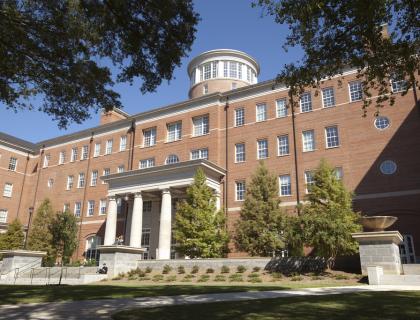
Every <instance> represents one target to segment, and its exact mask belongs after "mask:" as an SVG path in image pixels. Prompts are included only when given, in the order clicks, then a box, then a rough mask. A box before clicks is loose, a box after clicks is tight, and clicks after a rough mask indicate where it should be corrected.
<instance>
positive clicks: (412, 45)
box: [255, 0, 420, 114]
mask: <svg viewBox="0 0 420 320" xmlns="http://www.w3.org/2000/svg"><path fill="white" fill-rule="evenodd" d="M255 3H257V4H259V5H261V6H263V7H264V8H266V9H267V12H268V14H270V15H273V16H274V17H275V19H276V22H278V23H281V24H283V23H285V24H287V25H288V26H289V30H290V31H291V33H290V34H289V36H288V37H287V41H286V43H285V44H284V47H285V48H287V47H295V46H297V47H301V48H302V49H303V50H304V52H305V55H304V57H303V59H302V60H301V61H296V62H295V63H294V64H288V65H286V66H285V68H284V69H283V71H282V72H281V73H280V74H279V75H278V81H279V82H282V83H284V84H285V85H286V86H288V87H290V88H291V95H292V96H296V95H298V94H300V93H301V92H302V91H303V90H304V87H305V86H312V87H319V86H320V85H321V84H322V82H323V79H326V78H329V77H332V76H335V75H337V74H342V73H343V72H345V71H346V70H348V69H349V68H354V69H357V77H358V78H359V79H361V80H362V84H363V91H364V99H363V108H364V110H365V111H366V108H367V107H368V106H369V105H370V104H371V103H372V102H373V101H375V100H376V101H375V105H376V107H381V106H384V105H385V104H384V102H386V101H389V103H390V104H391V105H392V104H393V103H394V100H395V95H391V89H390V81H389V80H390V78H392V77H393V76H394V77H396V78H397V79H406V80H407V81H408V86H407V88H406V90H405V92H404V93H403V94H405V93H406V92H407V89H408V88H413V89H414V90H413V91H414V92H413V93H415V91H416V88H417V87H418V85H419V83H418V77H417V79H416V74H418V72H419V69H420V68H419V67H420V57H419V55H418V48H419V42H420V32H419V30H420V28H419V13H418V12H419V9H418V8H419V5H418V2H417V3H416V4H414V3H415V2H412V1H394V0H392V1H388V0H375V1H336V0H326V1H325V0H322V1H321V0H303V1H294V0H282V1H280V0H256V1H255ZM384 24H387V25H388V26H389V28H390V29H389V32H388V36H384V34H383V25H384ZM373 97H376V98H373ZM414 98H415V100H414V103H417V106H418V107H420V103H419V100H418V98H417V97H416V95H415V94H414ZM416 99H417V100H416ZM292 103H293V102H292ZM294 104H295V105H297V99H295V102H294ZM378 113H379V108H377V111H376V112H375V114H378Z"/></svg>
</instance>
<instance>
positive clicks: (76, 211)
mask: <svg viewBox="0 0 420 320" xmlns="http://www.w3.org/2000/svg"><path fill="white" fill-rule="evenodd" d="M81 210H82V203H81V202H75V203H74V215H75V216H76V217H80V213H81Z"/></svg>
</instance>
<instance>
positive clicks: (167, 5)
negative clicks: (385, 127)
mask: <svg viewBox="0 0 420 320" xmlns="http://www.w3.org/2000/svg"><path fill="white" fill-rule="evenodd" d="M198 20H199V17H198V15H197V14H196V13H195V12H194V7H193V3H192V1H191V0H183V1H166V0H153V1H136V0H124V1H72V0H64V1H58V2H57V1H45V0H31V1H19V0H8V1H1V3H0V30H7V32H2V34H1V41H0V55H1V57H2V59H0V78H1V79H2V81H0V103H2V104H4V105H5V106H7V107H8V108H11V109H13V110H16V111H18V110H21V109H39V110H42V111H43V112H46V113H47V114H49V115H50V116H52V117H53V118H54V119H55V120H58V122H59V126H60V127H66V126H67V125H68V124H69V122H72V121H74V122H77V123H80V122H82V121H83V120H86V119H87V118H89V112H90V110H91V109H92V110H100V109H102V108H103V109H106V110H111V109H112V108H113V107H117V108H119V107H120V106H121V102H120V101H119V94H118V93H116V92H115V91H113V90H112V89H111V88H110V87H111V86H113V85H114V81H113V79H114V78H115V79H116V81H117V82H128V83H133V81H134V80H135V79H136V78H140V79H141V80H142V81H141V88H140V89H141V91H142V92H143V93H145V92H149V91H154V89H156V88H157V87H158V86H159V85H160V84H161V83H162V81H163V80H168V81H169V80H171V78H172V73H173V71H174V69H175V67H177V66H180V64H181V58H182V57H185V56H186V55H187V53H188V52H189V51H190V49H191V45H192V43H193V41H194V38H195V36H194V34H195V32H196V29H195V26H196V24H197V23H198ZM16 44H19V45H16ZM101 58H102V59H101ZM103 59H106V60H109V62H110V63H105V64H104V63H103V62H104V61H103ZM107 65H113V68H114V70H117V72H116V74H115V75H113V74H112V73H111V69H110V68H109V67H108V66H107ZM35 96H36V97H39V98H40V99H41V103H42V104H41V105H36V104H34V101H36V100H37V99H34V97H35Z"/></svg>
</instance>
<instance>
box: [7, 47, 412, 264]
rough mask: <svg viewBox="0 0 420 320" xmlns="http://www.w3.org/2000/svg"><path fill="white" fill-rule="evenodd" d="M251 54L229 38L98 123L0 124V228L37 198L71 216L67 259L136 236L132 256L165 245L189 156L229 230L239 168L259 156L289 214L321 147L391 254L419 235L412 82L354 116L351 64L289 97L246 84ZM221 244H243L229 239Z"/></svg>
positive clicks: (356, 101)
mask: <svg viewBox="0 0 420 320" xmlns="http://www.w3.org/2000/svg"><path fill="white" fill-rule="evenodd" d="M259 70H260V67H259V64H258V63H257V62H256V60H255V59H253V58H252V57H250V56H249V55H247V54H245V53H243V52H240V51H236V50H226V49H223V50H213V51H209V52H205V53H203V54H201V55H199V56H198V57H196V58H194V59H193V60H192V61H191V63H190V64H189V66H188V73H189V76H190V78H191V87H190V89H189V97H190V99H189V100H186V101H183V102H180V103H176V104H173V105H169V106H165V107H161V108H156V109H153V110H151V111H147V112H142V113H139V114H135V115H129V114H127V113H125V112H123V111H120V110H114V111H111V112H107V113H103V114H102V115H101V120H100V125H99V126H97V127H94V128H91V129H88V130H83V131H80V132H76V133H73V134H68V135H64V136H60V137H56V138H54V139H50V140H46V141H42V142H39V143H30V142H27V141H23V140H21V139H18V138H16V137H12V136H9V135H7V134H0V155H1V157H0V187H2V188H3V196H2V197H1V198H0V228H1V229H2V230H5V228H6V227H7V224H8V223H10V222H11V221H13V220H14V219H15V218H18V219H19V220H20V221H21V222H22V223H23V224H24V225H25V227H27V226H28V220H29V211H30V208H34V210H35V212H36V209H37V208H38V206H39V205H40V204H41V202H42V201H43V200H44V199H46V198H49V199H50V200H51V201H52V204H53V207H54V209H55V210H57V211H62V210H69V211H71V212H73V213H74V214H75V215H76V216H77V217H78V218H79V226H80V230H79V246H78V249H77V252H76V253H75V256H76V257H77V258H78V259H83V258H85V259H91V258H96V257H97V254H98V253H97V250H96V246H97V245H99V244H106V245H112V244H113V243H114V242H115V238H116V237H118V236H122V238H123V239H124V243H125V244H126V245H130V246H133V247H143V248H146V253H145V254H144V258H145V259H167V258H174V257H176V253H175V251H174V243H173V241H172V238H171V224H172V221H173V217H174V215H175V214H176V213H175V206H176V203H177V202H178V201H179V200H181V199H183V197H184V196H185V188H186V187H187V186H188V185H189V184H190V183H191V181H192V179H193V176H194V173H195V171H196V170H197V168H199V167H200V168H202V169H203V170H204V171H205V173H206V175H207V183H208V185H209V186H210V187H211V188H212V189H213V190H214V193H215V196H216V199H217V206H219V207H220V208H223V209H224V210H225V212H226V215H227V219H228V226H229V228H230V229H231V230H232V231H233V226H234V223H235V221H236V220H237V219H238V218H239V212H240V208H241V205H242V203H243V200H244V196H245V192H246V184H247V182H248V181H249V178H250V175H251V173H252V172H253V171H254V170H255V168H256V167H257V165H258V163H259V161H261V160H263V161H264V162H265V163H266V164H267V166H268V168H269V169H270V171H272V172H273V173H275V174H276V175H277V176H278V179H279V189H280V190H279V196H280V197H281V200H282V204H281V205H282V206H284V207H285V209H286V210H287V211H288V212H289V213H290V214H293V213H294V212H295V206H296V204H297V203H299V202H302V201H305V195H306V192H307V185H308V184H310V183H311V182H312V174H311V173H312V172H313V170H314V169H315V168H316V167H317V166H318V164H319V161H320V159H322V158H325V159H326V160H327V161H328V162H329V163H330V164H331V165H332V166H334V167H335V168H336V174H337V178H339V179H342V180H343V182H344V184H345V185H346V186H347V188H348V189H349V190H352V191H353V192H354V206H355V208H356V209H357V210H359V211H361V213H362V214H363V215H395V216H397V217H398V218H399V220H398V222H397V223H396V225H395V228H396V229H398V230H399V231H400V232H401V233H402V234H404V235H405V242H404V248H403V250H402V254H403V255H404V256H403V259H406V261H407V262H414V261H415V250H414V248H415V247H419V245H420V236H418V230H420V170H418V168H417V167H418V164H419V162H420V160H419V159H420V139H419V138H418V134H417V133H418V132H420V130H419V129H420V117H419V111H418V110H417V109H416V107H415V104H414V100H413V94H412V91H411V90H409V91H408V93H407V94H406V95H404V96H403V95H401V93H400V92H401V91H402V87H403V85H404V83H403V82H401V81H395V82H392V83H390V86H392V89H393V93H392V94H393V95H395V96H396V102H395V104H394V105H393V106H385V107H384V108H383V109H381V110H380V115H379V116H377V117H375V116H374V113H375V112H376V110H375V109H374V107H371V108H370V109H368V112H367V116H366V117H363V111H362V104H363V102H362V98H363V93H362V88H361V83H360V81H359V80H358V79H357V78H356V71H355V70H349V71H348V72H346V73H344V74H343V75H338V76H336V77H334V78H332V79H328V80H325V81H324V82H323V84H322V87H321V88H320V90H315V89H313V88H308V90H307V91H306V92H305V93H303V94H302V95H301V96H300V97H297V99H298V100H299V106H298V107H297V108H294V109H293V108H291V107H290V106H289V103H288V90H287V88H286V87H284V86H282V85H281V84H278V83H276V82H275V81H274V80H273V81H265V82H261V83H258V81H257V79H258V74H259ZM230 255H231V256H241V255H244V254H243V253H241V252H237V251H236V250H235V248H234V247H233V246H231V253H230Z"/></svg>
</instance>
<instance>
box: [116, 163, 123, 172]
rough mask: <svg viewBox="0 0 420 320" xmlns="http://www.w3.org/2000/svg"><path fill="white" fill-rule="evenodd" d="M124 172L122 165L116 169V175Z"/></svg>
mask: <svg viewBox="0 0 420 320" xmlns="http://www.w3.org/2000/svg"><path fill="white" fill-rule="evenodd" d="M124 171H125V168H124V165H123V164H121V165H119V166H118V167H117V173H123V172H124Z"/></svg>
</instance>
